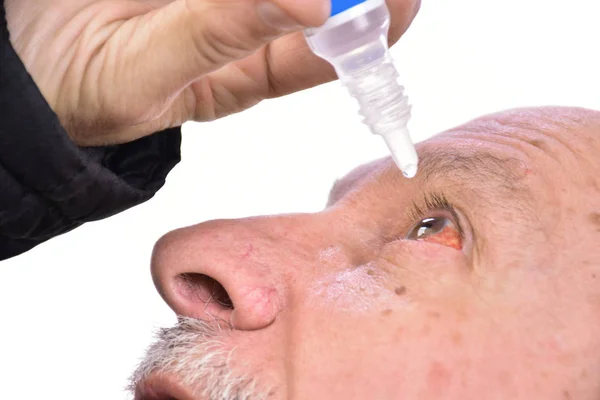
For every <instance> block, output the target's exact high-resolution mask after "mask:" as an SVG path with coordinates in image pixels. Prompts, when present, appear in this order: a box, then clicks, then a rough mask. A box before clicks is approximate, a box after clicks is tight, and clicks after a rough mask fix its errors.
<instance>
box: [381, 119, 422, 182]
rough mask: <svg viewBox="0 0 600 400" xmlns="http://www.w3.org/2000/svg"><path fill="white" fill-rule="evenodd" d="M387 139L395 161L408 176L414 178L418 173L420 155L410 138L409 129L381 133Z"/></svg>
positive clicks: (386, 141)
mask: <svg viewBox="0 0 600 400" xmlns="http://www.w3.org/2000/svg"><path fill="white" fill-rule="evenodd" d="M381 137H383V139H384V140H385V144H387V146H388V148H389V149H390V153H391V154H392V158H393V159H394V162H395V163H396V165H397V166H398V168H400V170H401V171H402V174H403V175H404V176H405V177H406V178H414V176H415V175H416V174H417V169H418V164H419V156H418V155H417V151H416V150H415V146H414V144H413V142H412V140H411V139H410V135H409V133H408V130H406V129H402V130H399V131H393V132H389V133H387V134H385V135H381Z"/></svg>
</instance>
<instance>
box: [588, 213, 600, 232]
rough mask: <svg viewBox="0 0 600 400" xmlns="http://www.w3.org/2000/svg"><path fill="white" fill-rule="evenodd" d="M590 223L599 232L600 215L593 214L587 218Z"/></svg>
mask: <svg viewBox="0 0 600 400" xmlns="http://www.w3.org/2000/svg"><path fill="white" fill-rule="evenodd" d="M589 220H590V222H591V223H592V225H594V226H595V227H596V228H597V230H598V231H599V232H600V213H597V212H593V213H591V214H590V217H589Z"/></svg>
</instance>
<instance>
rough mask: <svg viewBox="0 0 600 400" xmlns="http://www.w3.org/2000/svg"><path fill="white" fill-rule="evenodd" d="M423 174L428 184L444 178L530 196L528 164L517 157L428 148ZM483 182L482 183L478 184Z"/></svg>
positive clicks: (423, 161) (422, 154)
mask: <svg viewBox="0 0 600 400" xmlns="http://www.w3.org/2000/svg"><path fill="white" fill-rule="evenodd" d="M420 156H421V160H420V163H419V172H420V174H421V179H422V180H423V181H424V182H425V183H427V182H429V181H432V180H436V179H440V178H446V179H447V178H458V179H457V180H458V181H460V182H467V179H468V182H472V181H473V180H474V179H475V180H476V181H475V182H474V185H473V186H476V187H478V188H479V187H482V186H485V187H489V188H492V187H498V188H501V189H504V190H506V191H508V192H509V193H510V194H511V195H519V197H529V196H530V195H531V193H530V191H529V187H528V186H527V185H526V184H525V183H524V182H523V181H524V178H525V176H526V175H527V166H526V164H525V162H524V161H522V160H520V159H518V158H515V157H499V156H497V155H495V154H493V153H490V152H486V151H481V150H479V151H471V152H464V151H463V152H459V151H456V150H452V149H446V148H439V147H437V148H426V149H424V150H423V151H422V152H421V154H420ZM477 181H479V182H477Z"/></svg>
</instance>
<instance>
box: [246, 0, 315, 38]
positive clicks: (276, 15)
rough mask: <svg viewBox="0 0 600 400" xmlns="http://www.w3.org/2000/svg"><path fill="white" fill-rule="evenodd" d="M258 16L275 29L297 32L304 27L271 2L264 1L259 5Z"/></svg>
mask: <svg viewBox="0 0 600 400" xmlns="http://www.w3.org/2000/svg"><path fill="white" fill-rule="evenodd" d="M257 12H258V15H259V16H260V17H261V18H262V19H263V21H265V23H267V24H268V25H270V26H272V27H273V28H277V29H281V30H283V31H296V30H299V29H303V28H304V26H303V25H302V24H300V23H299V22H298V21H296V20H295V19H293V18H292V17H290V16H289V14H288V13H286V12H285V11H283V10H282V9H281V8H279V6H277V5H275V4H273V3H271V2H270V1H263V2H261V3H259V4H258V5H257Z"/></svg>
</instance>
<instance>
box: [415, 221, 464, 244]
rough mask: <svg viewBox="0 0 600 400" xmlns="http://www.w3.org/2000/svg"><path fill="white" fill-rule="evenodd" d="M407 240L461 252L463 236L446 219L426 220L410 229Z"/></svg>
mask: <svg viewBox="0 0 600 400" xmlns="http://www.w3.org/2000/svg"><path fill="white" fill-rule="evenodd" d="M406 239H407V240H419V241H426V242H431V243H436V244H440V245H442V246H448V247H452V248H454V249H457V250H461V249H462V246H463V243H462V235H461V234H460V232H459V230H458V228H456V225H454V223H453V222H452V221H451V220H450V219H449V218H446V217H432V218H425V219H422V220H421V221H419V222H418V223H416V224H415V225H413V226H412V228H410V229H409V231H408V234H407V235H406Z"/></svg>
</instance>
